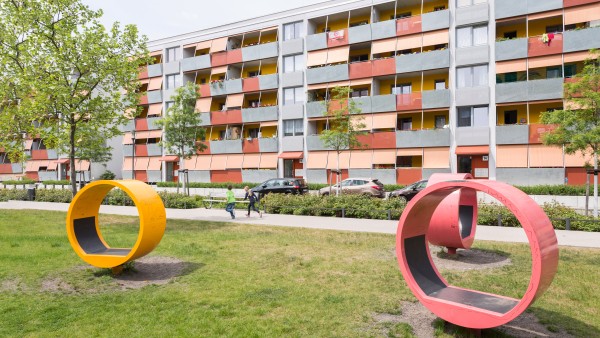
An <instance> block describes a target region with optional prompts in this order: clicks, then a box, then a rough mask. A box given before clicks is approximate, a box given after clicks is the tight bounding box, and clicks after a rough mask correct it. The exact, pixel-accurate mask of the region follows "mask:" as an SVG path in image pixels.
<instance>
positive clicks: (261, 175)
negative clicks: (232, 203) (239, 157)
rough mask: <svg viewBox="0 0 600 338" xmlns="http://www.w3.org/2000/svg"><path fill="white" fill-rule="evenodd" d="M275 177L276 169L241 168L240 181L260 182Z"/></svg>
mask: <svg viewBox="0 0 600 338" xmlns="http://www.w3.org/2000/svg"><path fill="white" fill-rule="evenodd" d="M276 177H277V170H242V181H243V182H250V183H262V182H265V181H268V180H270V179H272V178H276Z"/></svg>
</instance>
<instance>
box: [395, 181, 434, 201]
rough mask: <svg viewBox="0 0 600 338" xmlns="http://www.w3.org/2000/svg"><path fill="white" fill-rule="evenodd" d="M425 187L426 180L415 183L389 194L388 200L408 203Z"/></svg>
mask: <svg viewBox="0 0 600 338" xmlns="http://www.w3.org/2000/svg"><path fill="white" fill-rule="evenodd" d="M426 187H427V180H422V181H419V182H415V183H413V184H411V185H409V186H407V187H404V188H402V189H398V190H394V191H392V193H390V198H403V199H405V200H406V201H410V200H411V199H412V198H413V197H415V196H416V195H417V194H418V193H419V192H420V191H421V190H423V189H425V188H426Z"/></svg>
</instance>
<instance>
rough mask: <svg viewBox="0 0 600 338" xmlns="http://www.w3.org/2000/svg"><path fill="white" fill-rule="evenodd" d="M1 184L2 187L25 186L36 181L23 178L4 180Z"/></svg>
mask: <svg viewBox="0 0 600 338" xmlns="http://www.w3.org/2000/svg"><path fill="white" fill-rule="evenodd" d="M1 183H2V184H4V185H25V184H34V183H36V181H34V180H32V179H29V178H23V179H22V180H6V181H2V182H1Z"/></svg>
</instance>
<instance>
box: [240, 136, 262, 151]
mask: <svg viewBox="0 0 600 338" xmlns="http://www.w3.org/2000/svg"><path fill="white" fill-rule="evenodd" d="M242 152H244V153H259V152H260V147H259V144H258V139H257V138H255V139H252V140H244V142H242Z"/></svg>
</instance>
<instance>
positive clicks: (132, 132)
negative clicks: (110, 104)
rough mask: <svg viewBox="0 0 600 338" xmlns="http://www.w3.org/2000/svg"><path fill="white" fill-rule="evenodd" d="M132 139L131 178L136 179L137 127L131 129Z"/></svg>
mask: <svg viewBox="0 0 600 338" xmlns="http://www.w3.org/2000/svg"><path fill="white" fill-rule="evenodd" d="M131 141H132V143H133V144H132V145H131V150H132V155H131V179H132V180H134V179H135V127H134V129H133V130H132V131H131Z"/></svg>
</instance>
